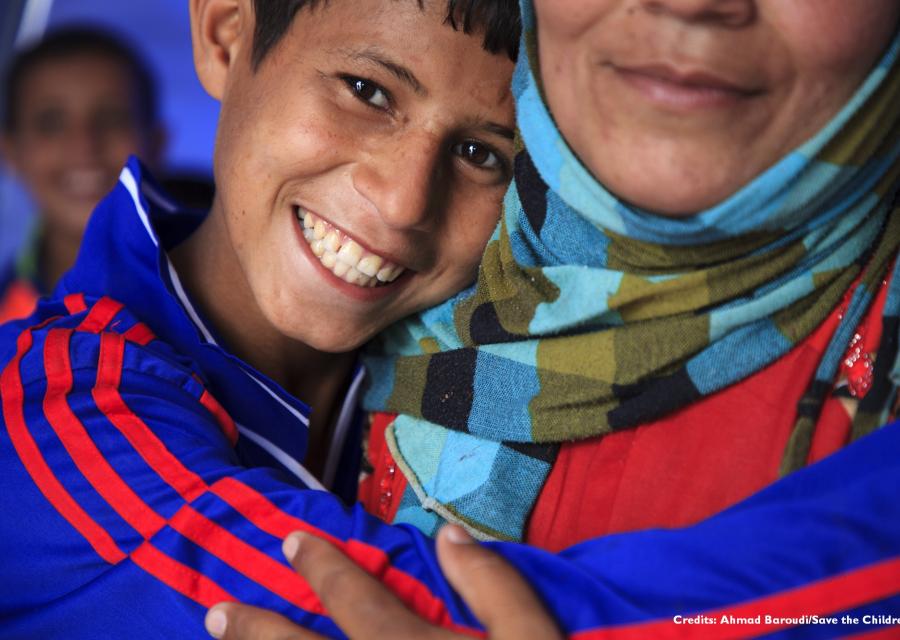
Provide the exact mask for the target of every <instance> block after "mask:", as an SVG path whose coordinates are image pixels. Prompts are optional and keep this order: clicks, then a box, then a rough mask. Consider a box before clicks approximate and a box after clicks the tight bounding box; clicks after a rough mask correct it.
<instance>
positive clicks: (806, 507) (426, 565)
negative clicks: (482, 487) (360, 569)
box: [0, 327, 900, 638]
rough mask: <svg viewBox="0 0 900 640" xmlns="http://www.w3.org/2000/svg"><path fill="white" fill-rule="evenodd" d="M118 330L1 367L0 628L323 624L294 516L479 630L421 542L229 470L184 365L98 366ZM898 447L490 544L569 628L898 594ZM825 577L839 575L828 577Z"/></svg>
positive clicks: (871, 444) (882, 440)
mask: <svg viewBox="0 0 900 640" xmlns="http://www.w3.org/2000/svg"><path fill="white" fill-rule="evenodd" d="M57 328H59V327H57ZM23 335H25V334H23ZM53 335H57V336H59V335H61V334H59V333H57V334H53ZM115 335H117V334H111V333H104V334H101V335H96V336H92V335H87V334H82V333H81V332H77V333H76V334H75V335H73V336H71V337H70V339H71V342H70V344H69V345H68V346H67V348H66V349H63V348H61V346H60V344H59V343H58V342H56V341H58V340H59V338H53V339H51V332H48V331H41V332H37V335H36V336H35V337H36V339H34V340H33V344H25V343H26V342H27V341H22V340H21V339H20V345H19V352H20V354H21V358H20V359H19V360H18V361H17V360H16V359H13V361H12V362H11V363H10V365H9V366H7V367H6V369H5V370H4V373H3V378H2V381H0V384H2V385H3V386H2V388H0V389H2V391H3V394H2V395H3V409H4V423H5V426H6V433H5V434H4V438H3V440H2V442H0V446H2V448H0V455H2V460H0V461H2V467H0V473H2V474H3V486H4V489H5V493H6V494H7V496H8V497H7V498H5V499H4V502H5V505H4V509H3V516H2V521H0V540H2V542H0V545H2V549H0V552H2V555H3V557H4V558H9V559H10V560H9V561H8V565H9V566H8V567H5V568H4V577H5V578H6V580H4V587H3V589H4V593H3V595H2V597H0V618H2V619H3V620H4V629H5V635H7V636H8V637H38V636H40V637H52V636H53V635H56V634H59V633H60V632H61V630H63V629H65V630H66V634H67V636H68V637H73V634H74V637H79V635H78V632H79V631H81V632H82V633H81V635H90V633H91V630H92V629H104V630H106V631H107V632H108V634H109V635H110V636H113V637H115V636H117V635H128V636H129V637H148V638H150V637H197V636H198V634H202V633H203V626H202V621H203V615H204V613H205V609H206V608H207V607H209V606H211V605H212V604H214V603H216V602H220V601H223V600H231V599H240V600H241V601H244V602H248V603H250V604H254V605H257V606H261V607H265V608H268V609H271V610H275V611H277V612H279V613H282V614H284V615H286V616H288V617H289V618H291V619H292V620H294V621H297V622H299V623H300V624H303V625H304V626H308V627H310V628H313V629H315V630H317V631H319V632H322V633H325V634H327V635H337V634H338V630H337V628H336V627H335V625H334V624H333V623H332V622H331V621H330V620H329V619H328V618H327V617H326V616H324V615H322V614H323V610H322V609H321V606H320V604H319V602H318V599H317V598H316V596H315V595H314V594H313V593H312V591H311V590H310V589H309V588H308V586H307V585H306V583H305V582H303V581H302V580H300V579H299V578H297V577H296V575H295V574H294V572H293V571H292V570H291V569H290V568H289V566H288V565H287V564H286V563H285V562H284V561H283V559H282V556H281V552H280V544H281V539H282V538H283V537H284V536H286V535H287V534H288V533H290V532H291V531H294V530H301V531H307V532H310V533H313V534H315V535H318V536H320V537H324V538H325V539H328V540H330V541H332V542H333V543H335V544H336V545H337V546H338V547H339V548H340V549H342V550H343V551H344V552H345V553H347V554H348V555H349V556H351V557H352V558H353V559H355V560H356V561H357V562H358V563H359V564H361V565H363V566H364V567H365V568H366V569H367V570H368V571H369V572H370V573H372V574H374V575H375V576H376V577H377V578H379V579H380V580H381V581H382V582H383V583H384V584H386V585H387V586H388V587H389V588H390V589H391V590H393V591H394V592H395V593H396V594H398V596H399V597H400V598H401V599H402V600H403V601H404V602H406V603H407V605H408V606H410V607H411V608H413V609H414V610H415V611H417V612H419V613H420V614H421V615H423V616H424V617H426V618H427V619H429V620H431V621H432V622H435V623H438V624H440V625H442V626H444V627H446V628H452V629H467V628H468V629H470V628H477V622H476V621H475V619H474V617H473V616H472V614H471V612H470V611H469V610H468V609H467V608H466V607H465V606H464V605H462V603H461V602H460V601H459V600H458V598H457V597H456V596H455V595H454V594H453V592H452V590H451V589H450V587H449V585H448V584H447V582H446V580H445V579H444V578H443V576H442V575H441V573H440V569H439V567H438V565H437V563H436V560H435V556H434V547H433V543H432V541H431V540H429V539H427V538H425V537H424V536H422V535H421V534H419V533H418V532H417V531H415V530H412V529H410V528H407V527H391V526H387V525H384V524H382V523H380V522H379V521H377V520H376V519H374V518H371V517H369V516H368V515H367V514H365V513H364V512H362V510H361V509H360V508H358V507H356V508H354V509H350V510H347V509H345V508H343V507H342V506H341V505H340V503H339V502H338V501H337V500H336V499H335V498H334V497H332V496H330V495H328V494H325V493H322V492H316V491H304V490H300V489H299V488H298V487H297V486H296V485H293V484H291V483H290V482H289V481H286V480H285V479H283V478H282V477H280V476H279V475H278V474H277V473H276V472H274V471H272V470H267V469H243V468H241V467H240V466H238V465H237V464H236V462H235V460H234V457H233V453H232V450H231V447H230V444H229V442H228V438H227V435H226V433H225V432H223V429H222V428H221V426H220V425H219V424H218V423H217V422H216V420H215V417H214V416H213V414H212V413H210V412H209V411H208V410H207V409H206V408H205V407H204V406H203V404H202V403H201V402H200V398H201V397H202V394H203V391H204V390H203V388H202V386H200V384H199V382H197V381H196V380H194V379H193V378H192V377H191V376H190V375H189V374H188V373H186V372H184V371H182V370H177V371H174V370H172V369H170V368H167V366H168V363H167V362H166V361H165V359H164V358H163V357H162V356H160V355H158V354H154V353H151V352H149V351H148V350H147V349H146V348H143V347H139V346H137V345H132V344H127V345H124V344H123V346H122V347H121V349H122V355H121V358H120V361H119V362H118V366H111V365H110V364H109V363H112V365H117V361H116V357H115V354H116V353H118V351H117V349H119V347H118V346H117V344H118V341H119V339H118V338H115V337H109V336H115ZM64 353H69V360H70V361H69V362H62V363H61V364H64V365H65V366H64V367H61V369H60V370H61V371H63V374H60V373H59V371H57V370H56V369H55V367H56V364H54V363H59V361H60V359H61V358H62V356H63V354H64ZM97 362H100V363H101V366H100V367H97ZM104 363H106V364H104ZM13 365H15V366H13ZM66 369H68V371H70V372H72V371H74V373H72V374H71V382H67V380H66V376H65V375H64V372H65V370H66ZM40 371H43V372H44V374H46V375H44V374H41V373H40ZM103 371H107V373H106V374H104V375H101V374H100V372H103ZM117 371H118V373H116V372H117ZM173 371H174V372H173ZM36 372H37V373H36ZM110 372H112V373H110ZM45 378H46V379H47V380H48V382H47V383H44V382H43V380H44V379H45ZM17 382H18V386H17ZM113 383H115V384H113ZM18 389H21V391H19V390H18ZM117 398H118V400H120V401H121V402H118V401H116V400H117ZM64 406H68V407H70V409H71V414H72V416H74V420H73V419H72V418H71V417H67V414H66V411H65V410H64ZM79 424H80V425H81V428H79V427H78V425H79ZM29 439H30V440H31V441H32V442H33V446H32V445H29V442H28V441H29ZM92 443H93V447H94V449H92ZM898 450H900V430H898V429H897V428H896V427H888V428H885V429H883V430H882V431H881V432H879V433H877V434H875V435H874V436H871V437H870V438H867V439H865V440H864V441H862V442H859V443H857V444H856V445H853V446H852V447H849V448H848V449H847V450H845V451H843V452H841V453H839V454H837V455H836V456H833V457H832V458H830V459H828V460H826V461H824V462H823V463H820V464H818V465H815V466H814V467H812V468H810V469H807V470H805V471H802V472H800V473H798V474H795V475H793V476H791V477H789V478H787V479H785V480H784V481H782V482H780V483H777V484H776V485H773V486H772V487H770V488H769V489H767V490H765V491H763V492H761V493H760V494H758V495H757V496H754V497H753V498H751V499H749V500H747V501H745V502H744V503H742V504H740V505H738V506H737V507H735V508H733V509H730V510H728V511H726V512H724V513H722V514H720V515H719V516H717V517H715V518H712V519H710V520H708V521H706V522H704V523H702V524H700V525H697V526H695V527H692V528H688V529H683V530H676V531H648V532H640V533H635V534H625V535H619V536H610V537H607V538H601V539H597V540H592V541H589V542H586V543H583V544H581V545H577V546H575V547H572V548H571V549H568V550H566V551H564V552H563V553H561V554H559V555H553V554H549V553H546V552H543V551H541V550H538V549H534V548H530V547H526V546H524V545H514V544H495V545H491V546H493V547H495V548H496V549H497V550H498V551H499V552H500V553H501V555H503V556H504V557H506V558H507V559H508V560H509V561H510V562H511V563H512V564H513V566H515V567H516V568H518V570H519V571H521V572H522V573H523V574H524V575H525V577H526V578H527V579H528V580H529V581H530V582H531V584H532V586H533V587H534V588H535V590H536V591H537V592H538V594H539V595H540V596H541V597H542V598H543V600H544V601H545V602H546V603H547V604H548V606H549V607H550V609H551V610H552V611H553V612H554V614H555V615H556V616H557V618H558V620H559V621H560V623H561V625H562V626H563V627H564V628H565V629H566V630H567V631H569V632H575V633H578V632H583V633H585V634H586V637H587V636H590V635H591V634H592V630H596V629H599V628H602V627H605V626H609V625H634V624H642V623H648V624H649V623H653V622H655V621H661V623H662V624H668V623H669V621H670V620H671V616H672V615H674V614H676V613H681V614H691V613H694V612H700V611H707V610H717V609H726V608H730V609H734V605H735V603H738V604H739V603H744V602H747V601H751V600H755V599H759V598H762V597H768V598H773V600H772V602H775V603H776V604H777V602H779V601H781V600H779V598H781V599H782V600H783V599H784V597H786V595H785V594H786V593H787V592H788V591H789V590H792V589H798V588H799V589H800V590H799V591H797V593H801V594H806V595H805V596H803V597H808V598H810V599H811V602H813V603H815V602H820V601H824V602H827V603H828V606H826V607H824V609H826V610H821V611H813V610H812V609H813V608H814V607H813V606H812V605H810V604H809V601H802V602H806V604H802V606H801V611H800V613H807V614H808V613H831V612H841V611H843V610H845V609H850V608H853V607H855V606H857V605H862V604H866V603H869V602H877V601H879V600H884V599H885V598H886V597H888V596H891V595H895V594H897V593H898V592H900V584H897V582H900V581H897V580H893V581H892V580H890V579H889V578H888V579H885V578H884V574H887V575H888V576H892V575H897V564H898V562H900V561H898V560H897V556H898V555H900V515H898V514H900V503H898V501H897V499H896V487H897V486H898V478H900V460H898V456H897V455H896V452H897V451H898ZM104 461H105V464H104ZM107 466H108V468H107ZM116 478H118V480H117V479H116ZM7 488H8V489H7ZM41 494H43V495H41ZM66 496H68V497H66ZM760 532H763V533H762V534H761V533H760ZM891 571H893V573H890V572H891ZM832 576H837V578H836V580H837V581H838V585H839V588H833V587H832V588H831V589H830V590H829V585H830V584H832V583H830V582H823V581H825V580H827V579H829V578H831V577H832ZM879 576H880V577H881V579H880V580H878V579H876V578H879ZM11 587H13V588H11ZM826 596H827V597H826ZM136 600H139V604H138V603H137V602H136ZM788 600H789V599H788ZM773 606H774V605H773ZM798 606H799V605H798ZM885 606H890V603H888V604H887V605H885ZM762 612H763V613H766V612H767V611H765V610H763V611H762ZM773 613H776V612H775V611H773ZM735 615H740V613H739V610H735ZM73 621H77V622H78V624H76V625H75V627H74V630H73ZM7 632H8V633H7ZM635 633H638V635H639V637H640V633H641V631H640V630H636V631H635Z"/></svg>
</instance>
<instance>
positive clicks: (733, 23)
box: [641, 0, 756, 28]
mask: <svg viewBox="0 0 900 640" xmlns="http://www.w3.org/2000/svg"><path fill="white" fill-rule="evenodd" d="M641 4H642V5H643V7H644V10H645V11H647V12H649V13H653V14H659V15H665V16H670V17H673V18H676V19H678V20H682V21H684V22H690V23H699V22H702V23H707V24H712V25H718V26H723V27H731V28H739V27H743V26H746V25H747V24H749V23H751V22H752V21H753V19H754V18H755V17H756V1H755V0H643V1H642V2H641Z"/></svg>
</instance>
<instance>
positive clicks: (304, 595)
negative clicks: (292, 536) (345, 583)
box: [169, 505, 325, 615]
mask: <svg viewBox="0 0 900 640" xmlns="http://www.w3.org/2000/svg"><path fill="white" fill-rule="evenodd" d="M169 526H171V527H172V528H173V529H174V530H175V531H177V532H178V533H180V534H181V535H183V536H184V537H185V538H187V539H188V540H190V541H191V542H193V543H194V544H196V545H197V546H199V547H202V548H203V549H206V550H207V551H209V552H210V553H211V554H213V555H214V556H216V557H217V558H219V559H221V560H223V561H224V562H226V563H228V564H229V565H230V566H232V567H233V568H234V569H236V570H237V571H239V572H240V573H242V574H244V575H245V576H247V577H248V578H250V579H251V580H253V581H254V582H256V583H258V584H259V585H261V586H262V587H264V588H266V589H268V590H269V591H271V592H272V593H274V594H276V595H277V596H279V597H280V598H283V599H284V600H287V601H288V602H290V603H291V604H293V605H295V606H297V607H300V608H301V609H304V610H306V611H310V612H312V613H316V614H319V615H324V614H325V609H324V608H323V607H322V605H321V603H320V602H319V598H318V597H317V596H316V594H315V593H313V591H312V589H310V587H309V585H308V584H307V583H306V581H305V580H304V579H303V578H301V577H300V576H299V575H298V574H297V572H295V571H294V570H293V569H291V568H290V567H288V566H286V565H284V564H282V563H280V562H278V561H277V560H275V559H273V558H272V557H271V556H269V555H267V554H265V553H263V552H262V551H260V550H259V549H257V548H256V547H254V546H252V545H250V544H247V543H246V542H244V541H243V540H241V539H240V538H238V537H237V536H235V535H234V534H232V533H231V532H229V531H228V530H227V529H225V528H223V527H222V526H220V525H218V524H216V523H215V522H213V521H212V520H210V519H209V518H207V517H206V516H204V515H203V514H201V513H200V512H198V511H197V510H195V509H194V508H193V507H191V506H190V505H184V506H183V507H182V508H181V509H179V511H178V513H176V514H175V516H173V517H172V518H171V519H170V520H169Z"/></svg>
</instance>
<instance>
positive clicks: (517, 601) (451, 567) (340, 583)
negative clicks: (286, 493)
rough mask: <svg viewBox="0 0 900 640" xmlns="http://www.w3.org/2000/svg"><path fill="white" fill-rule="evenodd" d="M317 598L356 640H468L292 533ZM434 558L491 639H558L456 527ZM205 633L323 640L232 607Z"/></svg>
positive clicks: (213, 614) (495, 559) (526, 591)
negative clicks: (422, 614)
mask: <svg viewBox="0 0 900 640" xmlns="http://www.w3.org/2000/svg"><path fill="white" fill-rule="evenodd" d="M282 549H283V551H284V555H285V557H286V558H287V559H288V560H289V561H290V562H291V564H292V565H293V567H294V569H296V570H297V571H298V572H299V573H300V574H301V575H302V576H303V577H304V578H306V580H307V582H308V583H309V585H310V587H312V589H313V591H315V592H316V594H318V596H319V600H320V601H321V602H322V605H323V606H324V607H325V609H326V610H327V611H328V612H329V614H330V615H331V618H332V620H334V622H335V623H336V624H337V625H338V626H339V627H340V628H341V629H342V630H343V631H344V633H346V634H347V635H348V636H349V637H350V638H353V639H354V640H356V639H358V640H364V639H366V638H379V639H380V638H389V639H391V640H404V639H407V638H409V639H413V638H415V639H420V638H434V639H435V640H437V639H446V640H450V639H452V638H469V636H464V635H460V634H457V633H453V632H451V631H447V630H445V629H441V628H439V627H435V626H433V625H431V624H430V623H428V622H426V621H424V620H422V619H421V618H420V617H419V616H417V615H416V614H415V613H413V612H411V611H410V610H409V609H407V608H406V606H405V605H404V604H403V603H402V602H400V600H398V599H397V598H396V597H395V596H394V595H393V594H392V593H391V592H390V591H389V590H388V589H387V588H385V587H384V586H383V585H382V584H381V583H380V582H378V581H377V580H375V578H373V577H372V576H370V575H369V574H368V573H366V572H365V571H363V570H362V569H361V568H359V567H358V566H357V565H356V564H355V563H354V562H353V561H352V560H350V559H349V558H347V556H345V555H344V554H343V553H341V551H339V550H338V549H336V548H335V547H334V546H332V545H331V544H330V543H328V542H326V541H324V540H321V539H319V538H316V537H314V536H311V535H309V534H304V533H299V532H296V533H292V534H291V535H289V536H288V537H287V538H285V541H284V545H283V547H282ZM437 555H438V562H439V563H440V565H441V569H442V570H443V571H444V574H445V575H446V576H447V580H448V581H449V582H450V584H451V585H452V586H453V588H454V589H456V591H457V592H458V593H459V594H460V596H462V598H463V600H465V602H466V603H467V604H468V605H469V607H470V608H471V609H472V612H473V613H474V614H475V615H476V616H477V617H478V619H479V620H480V621H481V623H482V624H483V625H484V626H485V628H486V629H487V632H488V637H489V638H499V639H501V640H503V639H513V638H515V639H516V640H520V639H521V640H528V639H529V638H535V639H538V638H540V639H541V640H547V639H549V640H552V639H553V638H562V635H561V633H560V631H559V629H558V628H557V627H556V623H555V622H554V621H553V619H552V618H551V617H550V616H549V615H548V614H547V612H546V610H545V609H544V605H543V604H542V603H541V602H540V601H539V600H538V598H537V596H536V595H535V594H534V592H533V591H532V590H531V587H530V586H529V585H528V583H527V582H525V580H523V579H522V577H521V576H520V575H519V574H518V572H516V570H515V569H514V568H513V567H511V566H510V565H509V564H508V563H507V562H506V561H505V560H504V559H503V558H501V557H500V556H499V555H497V554H495V553H494V552H492V551H490V550H488V549H486V548H484V547H482V546H481V545H479V544H475V543H474V541H473V540H472V538H470V537H469V535H468V534H467V533H466V532H465V531H463V529H461V528H460V527H457V526H455V525H448V526H445V527H444V528H443V529H442V530H441V532H440V534H439V535H438V539H437ZM206 629H207V631H208V632H209V633H210V635H212V636H213V637H214V638H221V639H223V640H251V639H252V640H312V639H319V638H323V637H324V636H321V635H319V634H317V633H314V632H312V631H309V630H307V629H304V628H302V627H299V626H297V625H295V624H294V623H293V622H291V621H289V620H288V619H287V618H284V617H282V616H280V615H278V614H275V613H272V612H271V611H266V610H265V609H258V608H256V607H251V606H248V605H242V604H237V603H234V602H229V603H221V604H217V605H216V606H214V607H212V608H211V609H210V610H209V612H208V613H207V615H206Z"/></svg>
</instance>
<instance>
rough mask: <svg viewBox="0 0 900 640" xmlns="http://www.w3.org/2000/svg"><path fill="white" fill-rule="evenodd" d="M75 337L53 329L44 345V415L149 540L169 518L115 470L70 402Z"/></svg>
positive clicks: (88, 476)
mask: <svg viewBox="0 0 900 640" xmlns="http://www.w3.org/2000/svg"><path fill="white" fill-rule="evenodd" d="M71 335H72V330H71V329H51V330H50V331H49V332H48V334H47V339H46V343H45V345H44V370H45V372H46V374H47V391H46V394H45V396H44V413H45V414H46V416H47V421H48V422H49V423H50V426H51V427H53V430H54V431H55V432H56V434H57V435H58V436H59V439H60V441H61V442H62V444H63V446H64V447H65V449H66V451H67V452H68V453H69V456H71V458H72V461H73V462H74V463H75V466H77V467H78V470H79V471H81V473H82V474H83V475H84V477H85V478H86V479H87V480H88V482H90V483H91V486H93V487H94V489H95V490H96V491H97V493H99V494H100V495H101V496H102V497H103V499H104V500H106V502H108V503H109V505H110V506H111V507H112V508H113V509H115V511H116V512H117V513H118V514H119V515H120V516H122V518H123V519H124V520H125V521H126V522H127V523H128V524H129V525H131V526H132V527H133V528H134V529H135V530H136V531H138V532H139V533H140V534H141V535H142V536H143V537H144V538H149V537H151V536H152V535H153V534H155V533H156V532H157V531H159V530H160V529H161V528H162V527H163V526H165V519H164V518H162V516H160V515H159V514H157V513H156V512H155V511H153V509H151V508H150V507H148V506H147V504H146V503H145V502H144V501H143V500H141V499H140V498H139V497H138V495H137V494H136V493H135V492H134V491H133V490H132V489H131V487H129V486H128V485H127V484H125V482H124V481H123V480H122V478H121V477H120V476H119V474H117V473H116V472H115V470H113V468H112V467H111V466H110V464H109V463H108V462H107V461H106V459H105V458H104V457H103V454H102V453H100V451H99V449H97V446H96V445H95V444H94V441H93V440H91V437H90V436H89V435H88V433H87V431H86V430H85V428H84V425H83V424H82V423H81V421H80V420H78V418H77V417H76V416H75V414H74V413H73V412H72V410H71V408H70V407H69V404H68V402H67V400H66V396H67V395H68V394H69V392H70V391H71V389H72V369H71V361H70V358H69V339H70V338H71Z"/></svg>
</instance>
